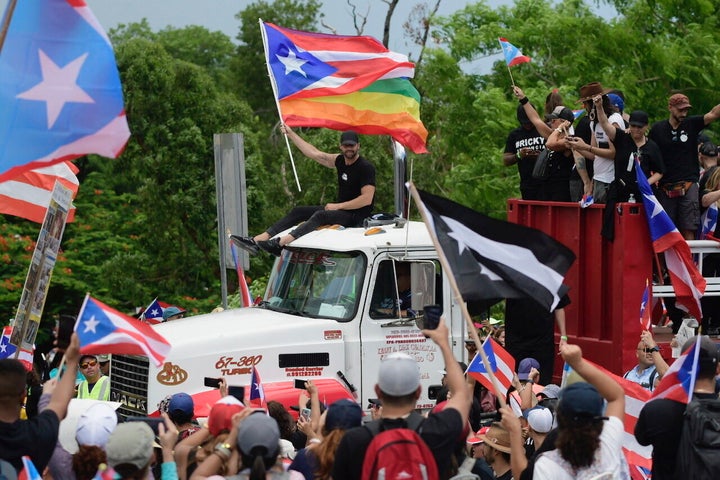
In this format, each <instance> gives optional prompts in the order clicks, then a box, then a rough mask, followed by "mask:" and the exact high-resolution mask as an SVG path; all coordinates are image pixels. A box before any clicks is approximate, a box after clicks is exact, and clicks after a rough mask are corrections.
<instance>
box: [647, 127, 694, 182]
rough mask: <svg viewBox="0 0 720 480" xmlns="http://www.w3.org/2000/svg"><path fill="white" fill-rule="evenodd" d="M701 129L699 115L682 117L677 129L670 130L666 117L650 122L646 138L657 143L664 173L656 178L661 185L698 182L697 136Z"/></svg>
mask: <svg viewBox="0 0 720 480" xmlns="http://www.w3.org/2000/svg"><path fill="white" fill-rule="evenodd" d="M703 128H705V119H704V117H703V115H693V116H691V117H687V118H685V120H683V121H682V122H681V123H680V125H678V128H677V129H673V128H672V126H671V125H670V122H669V121H668V120H662V121H659V122H656V123H654V124H653V126H652V127H651V128H650V139H651V140H652V141H654V142H655V143H657V145H658V147H659V148H660V151H661V152H662V155H663V160H664V161H665V175H663V178H662V180H660V183H661V184H663V185H664V184H667V183H675V182H680V181H685V182H697V181H698V177H699V175H700V170H699V168H698V151H697V148H698V145H697V144H698V142H697V137H698V134H699V133H700V131H701V130H702V129H703Z"/></svg>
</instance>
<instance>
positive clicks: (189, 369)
mask: <svg viewBox="0 0 720 480" xmlns="http://www.w3.org/2000/svg"><path fill="white" fill-rule="evenodd" d="M399 270H403V271H406V272H407V271H409V274H410V282H409V288H410V295H409V299H410V300H409V301H410V308H409V309H408V308H406V307H407V305H405V306H403V307H402V309H401V308H399V307H398V305H399V304H400V299H401V296H402V294H403V293H404V292H403V291H402V289H403V287H405V288H407V286H399V285H398V282H397V281H396V279H397V276H398V271H399ZM432 304H438V305H441V306H442V308H443V311H444V316H445V319H446V322H447V325H448V328H449V329H450V335H451V345H452V348H453V351H454V354H455V357H456V358H457V359H458V360H467V358H466V353H465V349H464V346H463V343H464V342H463V340H464V338H465V337H466V328H465V323H464V320H463V318H462V316H461V311H460V308H458V305H457V304H456V303H455V300H454V299H453V295H451V293H450V284H449V282H448V281H447V279H446V278H445V273H444V272H443V271H442V269H441V268H440V264H439V262H438V259H437V253H436V251H435V248H434V246H433V244H432V242H431V239H430V235H429V233H428V231H427V229H426V227H425V225H424V224H423V223H422V222H407V221H405V220H404V219H398V220H397V221H396V222H393V223H391V224H388V225H383V226H375V227H371V228H344V229H333V228H325V229H320V230H317V231H315V232H312V233H310V234H308V235H305V236H303V237H301V238H299V239H297V240H295V241H294V242H292V244H291V245H289V246H287V248H285V249H284V250H283V253H282V255H281V256H280V257H279V258H278V259H277V260H276V261H275V263H274V265H273V267H272V272H271V274H270V278H269V281H268V286H267V290H266V292H265V295H264V298H263V300H262V302H261V303H260V304H259V305H257V306H255V307H248V308H239V309H232V310H225V311H223V312H220V313H213V314H206V315H197V316H193V317H187V318H184V319H181V320H176V321H172V322H168V323H163V324H160V325H157V326H156V329H157V331H158V333H160V334H161V335H162V336H163V337H165V338H166V339H167V340H168V341H169V342H170V344H171V346H172V348H171V351H170V353H169V355H168V356H167V358H166V359H165V362H164V364H163V365H162V366H160V367H156V366H155V365H153V364H149V362H148V359H147V358H146V357H142V356H131V355H113V359H112V370H111V400H113V401H118V402H120V403H121V404H122V406H121V408H120V409H119V411H120V413H121V414H123V415H152V414H156V413H157V411H158V404H159V403H160V401H161V400H163V399H164V398H165V397H166V396H168V395H172V394H174V393H178V392H185V393H188V394H190V395H191V396H193V397H194V398H195V408H196V412H195V413H196V415H197V416H204V415H206V414H207V412H208V411H209V408H210V406H211V405H212V403H214V401H215V400H217V399H218V398H219V393H218V391H217V390H214V389H210V388H208V387H205V386H204V379H205V377H214V378H217V377H220V376H223V377H225V378H226V380H227V383H228V385H237V386H246V387H247V386H248V385H249V383H250V378H251V374H252V370H253V368H255V369H256V370H257V372H258V374H259V376H260V378H261V379H262V385H263V389H264V392H265V396H266V399H267V400H276V401H279V402H281V403H283V404H284V405H285V406H286V407H289V406H291V405H297V402H298V395H299V393H300V391H299V390H297V389H295V388H294V380H295V379H303V380H313V381H314V382H315V383H316V384H317V385H318V390H319V394H320V400H321V401H322V402H325V403H326V404H329V403H332V402H333V401H335V400H337V399H339V398H352V399H354V400H356V401H358V402H359V403H361V405H362V406H363V407H366V406H367V399H368V398H374V397H376V394H375V392H374V387H375V383H376V379H377V373H378V366H379V362H380V361H381V360H382V359H383V357H385V356H386V355H388V354H390V353H392V352H405V353H407V354H409V355H411V356H413V357H414V358H415V359H416V360H417V362H418V366H419V368H420V370H421V378H422V386H423V388H422V393H421V396H420V399H419V400H418V408H421V409H429V408H431V407H432V406H434V404H435V402H434V399H433V398H431V396H432V392H434V391H435V390H436V389H437V386H438V385H439V384H440V382H441V378H442V370H443V369H444V367H445V366H444V364H443V360H442V355H441V354H440V352H439V351H438V349H437V346H436V345H435V344H434V343H433V342H432V341H431V340H429V339H426V338H425V337H424V336H423V335H422V333H421V332H420V329H419V328H418V319H421V318H422V314H423V308H424V306H425V305H432ZM245 392H246V395H245V396H246V400H247V394H248V393H249V389H248V388H246V389H245Z"/></svg>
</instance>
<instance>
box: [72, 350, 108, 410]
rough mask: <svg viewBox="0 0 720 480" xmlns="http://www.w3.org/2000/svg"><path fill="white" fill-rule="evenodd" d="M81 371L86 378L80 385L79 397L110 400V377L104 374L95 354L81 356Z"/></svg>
mask: <svg viewBox="0 0 720 480" xmlns="http://www.w3.org/2000/svg"><path fill="white" fill-rule="evenodd" d="M80 371H81V372H82V374H83V375H85V380H84V381H83V382H80V384H79V385H78V393H77V398H92V399H94V400H104V401H108V400H110V377H106V376H105V375H103V374H102V371H101V370H100V363H99V362H98V359H97V357H96V356H95V355H83V356H81V357H80Z"/></svg>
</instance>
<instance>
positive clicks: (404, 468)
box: [361, 412, 439, 480]
mask: <svg viewBox="0 0 720 480" xmlns="http://www.w3.org/2000/svg"><path fill="white" fill-rule="evenodd" d="M423 420H424V418H423V417H422V415H420V414H418V413H415V412H413V413H411V414H410V416H409V417H408V418H407V420H406V425H407V427H406V428H392V429H389V430H385V429H384V428H383V425H382V419H381V420H378V421H375V422H370V423H368V424H367V425H365V428H367V429H368V430H369V431H370V433H371V434H372V437H373V438H372V440H371V441H370V444H369V445H368V448H367V451H366V453H365V460H364V461H363V467H362V476H361V478H362V480H438V478H439V477H438V470H437V465H436V463H435V457H433V454H432V452H431V451H430V448H429V447H428V446H427V445H426V444H425V441H423V439H422V438H420V435H418V432H419V431H421V430H422V429H421V427H422V422H423Z"/></svg>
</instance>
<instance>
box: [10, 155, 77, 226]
mask: <svg viewBox="0 0 720 480" xmlns="http://www.w3.org/2000/svg"><path fill="white" fill-rule="evenodd" d="M77 173H78V168H77V167H76V166H75V165H74V164H73V163H72V162H70V161H66V162H61V163H56V164H55V165H50V166H48V167H42V168H36V169H35V170H27V171H25V172H22V173H21V174H19V175H17V176H15V177H13V178H10V179H8V180H6V181H4V182H0V213H2V214H5V215H14V216H16V217H21V218H24V219H26V220H30V221H32V222H37V223H43V221H45V214H46V212H47V209H48V205H50V199H51V197H52V192H53V188H55V181H59V182H60V183H62V184H63V185H65V186H66V187H67V188H69V189H70V191H71V192H72V198H75V196H76V195H77V192H78V188H79V187H80V182H79V181H78V178H77V176H76V175H77ZM74 220H75V207H73V206H71V207H70V210H69V211H68V217H67V223H70V222H72V221H74Z"/></svg>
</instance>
